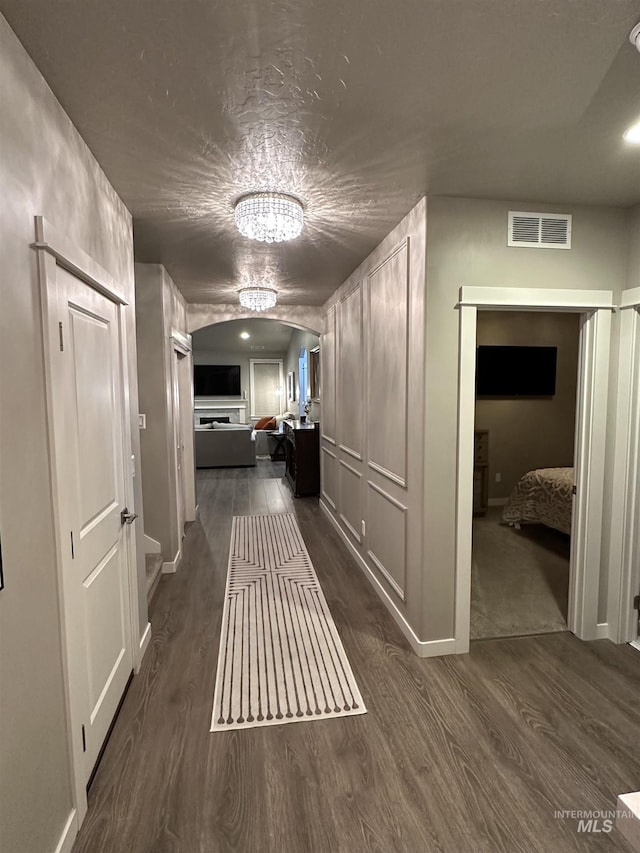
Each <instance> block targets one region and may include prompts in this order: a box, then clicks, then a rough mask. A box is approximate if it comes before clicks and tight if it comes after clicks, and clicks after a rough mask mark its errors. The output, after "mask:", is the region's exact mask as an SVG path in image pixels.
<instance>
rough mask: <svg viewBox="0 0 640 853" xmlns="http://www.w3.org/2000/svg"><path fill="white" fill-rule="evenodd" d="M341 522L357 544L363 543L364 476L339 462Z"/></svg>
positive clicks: (348, 465)
mask: <svg viewBox="0 0 640 853" xmlns="http://www.w3.org/2000/svg"><path fill="white" fill-rule="evenodd" d="M339 478H340V479H339V482H340V520H341V521H342V523H343V524H344V526H345V527H346V528H347V530H348V532H349V534H350V535H351V537H352V538H353V539H355V541H356V542H358V543H360V542H361V541H362V519H363V515H362V474H361V473H360V472H359V471H356V469H355V468H353V467H352V466H351V465H350V464H349V463H348V462H345V461H344V460H342V459H340V460H339Z"/></svg>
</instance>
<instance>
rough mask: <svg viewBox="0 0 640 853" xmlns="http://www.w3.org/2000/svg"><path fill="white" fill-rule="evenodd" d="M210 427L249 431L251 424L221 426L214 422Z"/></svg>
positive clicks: (221, 424)
mask: <svg viewBox="0 0 640 853" xmlns="http://www.w3.org/2000/svg"><path fill="white" fill-rule="evenodd" d="M211 427H212V428H213V429H251V424H223V423H220V422H219V421H214V422H213V423H212V424H211Z"/></svg>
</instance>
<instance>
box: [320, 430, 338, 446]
mask: <svg viewBox="0 0 640 853" xmlns="http://www.w3.org/2000/svg"><path fill="white" fill-rule="evenodd" d="M321 438H322V440H323V441H328V442H329V444H333V446H334V447H337V444H338V442H337V441H336V440H335V438H331V436H329V435H325V433H322V436H321Z"/></svg>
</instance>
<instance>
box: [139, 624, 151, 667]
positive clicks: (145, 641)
mask: <svg viewBox="0 0 640 853" xmlns="http://www.w3.org/2000/svg"><path fill="white" fill-rule="evenodd" d="M150 642H151V622H147V627H146V628H145V629H144V631H143V633H142V637H140V646H139V648H138V657H137V660H136V674H137V673H138V672H140V667H141V665H142V660H143V658H144V656H145V652H146V651H147V649H148V648H149V643H150Z"/></svg>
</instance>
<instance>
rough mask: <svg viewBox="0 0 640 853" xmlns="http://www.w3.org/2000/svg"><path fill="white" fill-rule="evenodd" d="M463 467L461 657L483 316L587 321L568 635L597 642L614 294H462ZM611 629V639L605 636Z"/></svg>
mask: <svg viewBox="0 0 640 853" xmlns="http://www.w3.org/2000/svg"><path fill="white" fill-rule="evenodd" d="M457 307H458V309H459V312H460V319H459V361H458V468H457V498H456V581H455V590H456V601H455V638H456V639H455V644H456V652H457V653H465V652H467V651H468V650H469V634H470V618H471V531H472V518H473V427H474V410H475V372H476V365H475V360H476V328H477V313H478V310H479V309H480V310H502V311H553V312H560V311H563V312H572V313H579V314H581V315H582V319H581V330H580V360H579V375H578V395H577V411H576V442H575V446H576V451H575V472H576V492H577V493H576V497H575V503H574V511H573V521H572V543H573V545H572V549H571V571H570V585H569V614H568V624H569V629H570V630H571V631H573V633H574V634H576V636H578V637H579V638H580V639H583V640H592V639H595V638H596V637H597V636H599V628H598V622H597V613H598V587H599V577H600V562H601V561H600V547H601V540H602V513H603V486H604V455H605V437H606V417H607V391H608V375H609V347H610V336H611V314H612V312H613V310H614V305H613V293H612V292H611V291H604V290H554V289H542V288H513V287H462V288H460V295H459V302H458V305H457ZM608 630H609V629H608V628H607V633H608Z"/></svg>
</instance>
